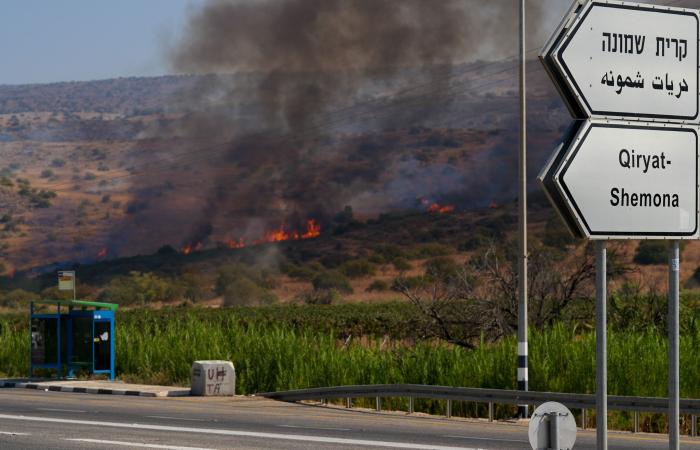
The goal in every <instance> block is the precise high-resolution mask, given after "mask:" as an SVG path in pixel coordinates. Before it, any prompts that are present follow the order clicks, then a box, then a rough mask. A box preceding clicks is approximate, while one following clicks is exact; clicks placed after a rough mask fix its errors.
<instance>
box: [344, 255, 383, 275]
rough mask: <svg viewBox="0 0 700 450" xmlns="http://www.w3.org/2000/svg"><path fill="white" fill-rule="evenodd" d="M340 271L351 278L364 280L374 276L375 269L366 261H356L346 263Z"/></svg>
mask: <svg viewBox="0 0 700 450" xmlns="http://www.w3.org/2000/svg"><path fill="white" fill-rule="evenodd" d="M340 271H341V272H343V274H345V276H347V277H349V278H364V277H368V276H372V275H374V272H375V267H374V264H372V263H370V262H369V261H367V260H366V259H354V260H352V261H348V262H346V263H344V264H343V265H342V266H341V267H340Z"/></svg>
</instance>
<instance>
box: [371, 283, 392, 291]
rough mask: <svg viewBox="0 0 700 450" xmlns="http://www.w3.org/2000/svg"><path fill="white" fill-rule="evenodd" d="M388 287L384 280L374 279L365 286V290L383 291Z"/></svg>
mask: <svg viewBox="0 0 700 450" xmlns="http://www.w3.org/2000/svg"><path fill="white" fill-rule="evenodd" d="M388 289H389V283H387V282H386V281H384V280H374V281H372V284H370V285H369V286H368V287H367V292H384V291H386V290H388Z"/></svg>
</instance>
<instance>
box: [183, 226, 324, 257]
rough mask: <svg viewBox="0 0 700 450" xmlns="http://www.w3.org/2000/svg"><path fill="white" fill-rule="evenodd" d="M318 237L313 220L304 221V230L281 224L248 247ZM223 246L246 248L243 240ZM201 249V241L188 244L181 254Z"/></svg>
mask: <svg viewBox="0 0 700 450" xmlns="http://www.w3.org/2000/svg"><path fill="white" fill-rule="evenodd" d="M320 235H321V225H319V223H318V222H316V220H315V219H309V220H307V221H306V229H305V230H289V229H287V228H285V225H284V224H283V223H282V224H280V226H279V227H278V228H277V229H275V230H271V231H268V232H266V233H265V234H264V235H263V236H262V237H260V238H258V239H254V240H252V241H251V244H250V245H260V244H267V243H270V242H284V241H299V240H305V239H313V238H317V237H319V236H320ZM223 245H224V246H225V247H227V248H231V249H236V248H245V247H247V246H248V244H246V242H245V240H244V239H243V238H238V239H235V238H234V239H227V240H225V241H224V242H223ZM203 247H204V244H203V243H202V242H201V241H200V242H197V243H192V242H190V243H187V245H185V246H184V247H182V254H184V255H189V254H190V253H192V252H195V251H199V250H201V249H202V248H203Z"/></svg>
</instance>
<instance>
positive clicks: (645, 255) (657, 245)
mask: <svg viewBox="0 0 700 450" xmlns="http://www.w3.org/2000/svg"><path fill="white" fill-rule="evenodd" d="M667 254H668V243H667V242H665V241H641V242H640V243H639V245H638V246H637V251H636V252H635V254H634V262H635V263H637V264H643V265H648V264H663V263H665V262H666V259H667Z"/></svg>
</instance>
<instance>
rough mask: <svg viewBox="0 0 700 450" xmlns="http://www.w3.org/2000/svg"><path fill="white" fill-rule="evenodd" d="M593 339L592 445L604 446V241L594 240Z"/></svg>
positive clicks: (606, 428)
mask: <svg viewBox="0 0 700 450" xmlns="http://www.w3.org/2000/svg"><path fill="white" fill-rule="evenodd" d="M595 250H596V251H595V299H596V302H595V311H596V316H595V317H596V320H595V332H596V335H595V342H596V358H595V362H596V380H595V384H596V389H595V408H596V416H595V420H596V427H595V428H596V448H597V449H598V450H607V449H608V348H607V342H608V339H607V334H608V333H607V330H608V316H607V298H608V286H607V281H608V280H607V278H608V269H607V243H606V242H605V241H598V242H596V246H595Z"/></svg>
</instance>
